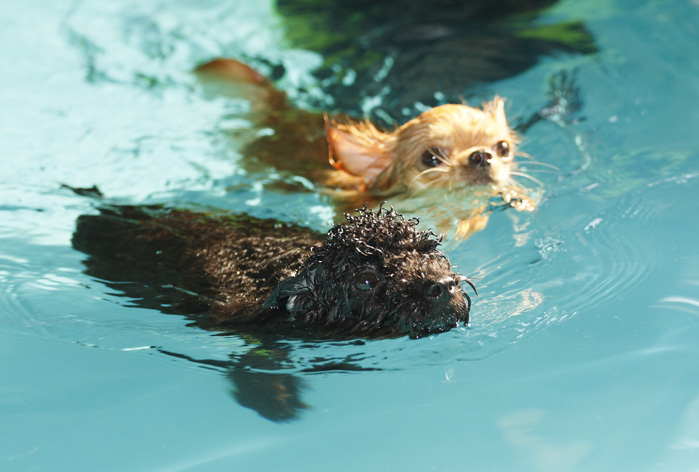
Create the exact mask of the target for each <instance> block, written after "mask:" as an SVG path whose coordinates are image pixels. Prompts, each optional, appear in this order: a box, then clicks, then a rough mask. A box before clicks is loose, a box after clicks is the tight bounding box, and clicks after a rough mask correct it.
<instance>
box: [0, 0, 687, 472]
mask: <svg viewBox="0 0 699 472" xmlns="http://www.w3.org/2000/svg"><path fill="white" fill-rule="evenodd" d="M316 3H317V2H314V1H312V0H308V1H305V0H304V1H301V0H295V1H291V0H280V1H279V2H276V3H275V2H272V1H266V2H245V1H233V2H221V1H214V0H207V1H201V2H187V1H181V0H170V1H153V2H145V3H144V2H135V1H130V0H115V1H112V2H100V1H95V0H84V1H76V2H60V1H41V2H40V1H38V0H27V1H24V2H19V1H12V0H10V1H8V2H6V4H5V8H3V13H1V14H0V45H1V46H0V48H1V49H2V51H3V53H4V54H3V58H4V59H5V69H4V73H3V74H2V75H0V110H2V111H1V112H0V136H1V137H2V140H1V141H0V142H1V143H2V157H0V166H1V167H0V168H1V169H2V172H0V355H1V356H2V363H0V379H2V380H0V432H1V433H2V436H1V437H2V441H1V442H0V470H7V471H42V470H46V471H57V470H102V471H122V470H134V471H136V470H143V471H158V470H163V471H189V470H192V471H194V470H196V471H219V470H246V469H247V470H304V471H315V470H318V471H321V470H323V471H326V470H334V471H364V470H377V471H386V470H402V471H426V470H435V471H448V470H452V471H461V470H485V471H512V470H517V471H556V472H564V471H697V470H699V251H697V235H698V234H699V211H697V201H696V200H697V197H698V196H699V133H697V127H698V125H699V60H698V59H697V58H699V26H698V25H699V3H697V2H696V1H695V0H675V1H673V0H660V1H648V2H640V1H631V0H616V1H612V2H600V1H598V0H583V1H561V2H552V1H541V2H538V5H540V6H541V8H539V9H532V11H531V12H529V13H527V14H522V15H520V16H516V15H515V16H512V17H511V18H510V17H507V16H506V17H505V19H504V20H503V19H502V18H500V15H495V17H493V16H488V15H486V13H483V12H482V13H481V15H482V17H481V18H482V21H483V22H484V23H483V24H484V25H487V28H485V29H484V33H483V34H482V35H481V36H482V38H481V39H483V38H490V39H492V38H495V37H500V36H501V35H502V33H501V30H499V29H498V28H510V29H511V28H520V29H516V31H517V34H512V38H514V39H512V38H510V39H508V40H507V41H505V40H503V41H502V42H499V41H493V42H485V43H484V44H481V43H478V47H479V48H486V47H487V48H491V49H492V48H496V47H498V45H499V46H500V47H502V48H505V47H508V48H513V49H511V50H509V51H510V52H509V54H511V55H512V56H511V57H509V58H508V57H507V56H506V55H505V59H504V60H503V61H504V62H502V63H497V65H498V67H495V66H493V65H492V64H491V63H488V62H487V61H486V59H483V61H484V62H482V63H481V62H477V64H480V65H481V68H480V69H477V68H476V67H475V66H473V64H472V63H470V62H464V61H462V58H463V56H465V55H467V54H473V49H472V48H471V49H469V48H470V46H468V47H467V46H464V48H465V49H461V46H459V45H461V44H466V43H468V41H466V40H464V39H463V38H464V37H466V38H467V39H468V38H471V37H470V36H460V35H468V34H471V32H470V30H469V28H465V29H464V30H463V31H461V30H458V31H457V30H456V29H454V28H455V26H454V25H452V24H451V23H449V21H450V19H449V18H448V15H447V16H440V15H436V16H434V17H433V18H432V17H431V18H428V19H426V20H425V22H424V23H425V24H426V25H431V28H432V29H429V30H425V31H428V33H429V34H428V33H426V32H424V31H423V30H421V29H417V28H416V29H411V28H412V26H411V28H408V26H407V25H412V23H411V21H413V20H414V19H415V18H418V19H419V18H420V15H423V13H421V10H419V9H418V7H415V9H414V10H410V9H409V8H406V9H405V11H406V13H405V19H403V17H402V16H398V17H392V18H393V20H392V21H388V22H383V21H382V20H381V17H380V16H378V17H377V16H376V12H377V11H378V12H382V11H383V10H381V9H382V8H385V9H388V8H389V7H388V6H387V5H388V3H384V2H375V5H376V6H375V7H374V8H373V9H369V8H368V7H366V6H357V11H356V12H354V14H353V15H350V14H349V13H347V11H346V10H344V9H347V8H351V5H350V6H348V5H347V4H343V5H342V6H340V2H330V3H329V5H335V4H337V5H335V6H334V7H332V8H337V11H336V12H334V11H333V10H332V8H331V7H330V6H328V8H327V10H322V9H318V8H316V7H317V5H316ZM418 3H420V2H411V1H409V0H404V4H405V5H417V4H418ZM446 3H448V2H446ZM446 3H445V4H446ZM503 3H507V2H503ZM534 3H536V2H534ZM465 4H474V2H465ZM475 4H479V3H478V2H475ZM357 5H359V3H358V4H357ZM314 8H315V9H314ZM445 8H446V7H445ZM321 10H322V11H321ZM416 12H417V13H416ZM410 15H413V16H410ZM377 18H378V19H377ZM410 18H413V20H410ZM508 18H509V19H508ZM355 20H356V21H355ZM501 20H502V21H505V22H504V23H502V24H501V23H499V22H500V21H501ZM515 20H516V21H515ZM508 21H510V22H509V23H508ZM401 22H405V23H401ZM476 24H477V23H476ZM323 25H326V26H327V30H321V29H320V28H322V27H323ZM361 25H369V26H370V27H371V29H370V30H366V31H364V30H361V29H359V30H358V29H357V28H360V27H361ZM396 25H398V27H396ZM435 25H436V26H435ZM440 25H441V26H440ZM503 25H504V26H503ZM561 25H563V26H561ZM571 25H572V26H571ZM394 27H396V28H397V29H393V28H394ZM474 28H475V27H474ZM392 31H393V32H395V31H399V32H400V31H414V34H415V36H414V37H413V36H411V37H407V38H406V37H404V36H402V35H401V34H396V35H395V36H390V34H393V33H391V32H392ZM420 31H423V32H422V33H421V32H420ZM389 33H390V34H389ZM554 33H555V34H554ZM489 35H492V36H489ZM552 35H553V36H552ZM556 35H558V36H556ZM505 36H507V35H505ZM377 38H378V39H377ZM391 38H394V39H395V40H393V39H391ZM459 38H461V39H459ZM551 38H553V39H551ZM561 38H563V39H565V41H568V42H567V43H566V42H565V41H563V39H561ZM490 39H489V41H490ZM559 40H560V41H563V42H560V41H559ZM372 41H377V42H376V43H372ZM392 41H393V42H392ZM563 43H565V45H562V44H563ZM358 45H359V46H358ZM425 50H426V51H428V52H430V54H422V52H421V51H425ZM503 50H504V49H503ZM530 53H531V54H530ZM440 54H441V55H445V57H444V61H443V63H444V64H445V69H444V72H443V74H444V76H443V77H440V76H439V74H438V73H437V72H435V73H427V72H428V71H432V70H433V69H432V68H433V62H432V61H433V59H434V57H433V56H434V55H440ZM219 56H224V57H234V58H238V59H242V60H244V61H247V62H249V63H250V64H252V65H254V66H255V67H257V68H258V69H260V70H261V71H262V72H264V73H265V74H268V75H269V76H270V77H272V79H273V80H274V82H275V84H276V85H277V86H278V87H280V88H282V89H283V90H285V91H286V92H287V94H288V95H289V97H290V99H291V101H292V102H293V103H294V105H295V106H297V107H299V108H304V109H309V110H315V111H326V110H329V111H337V112H347V113H350V114H353V115H355V116H363V115H365V116H369V117H371V118H373V119H375V120H377V121H379V122H382V123H384V124H387V125H390V124H392V122H404V121H405V120H407V119H408V118H409V117H411V116H414V115H415V114H416V113H417V112H419V111H420V110H422V109H424V108H425V107H428V106H433V105H436V104H439V103H443V102H447V101H451V102H458V101H459V100H461V99H466V100H468V101H469V103H474V104H478V103H480V102H482V101H484V100H490V99H492V97H493V96H494V95H496V94H497V95H500V96H502V97H506V98H507V102H506V104H507V113H508V117H509V118H510V119H511V121H512V122H517V121H519V120H522V119H525V118H526V117H527V116H529V115H530V114H531V113H532V112H533V111H535V110H537V109H539V108H540V107H542V106H544V105H545V104H546V103H547V100H548V98H547V92H548V91H549V90H550V86H549V79H550V78H551V77H555V76H556V75H557V74H560V73H561V72H562V71H564V72H565V73H569V74H570V75H571V77H574V80H575V83H576V85H577V86H578V87H579V89H580V96H581V98H582V105H581V108H580V110H578V111H576V112H575V113H574V114H573V115H571V116H569V117H566V118H567V120H566V122H565V123H561V122H558V123H556V122H553V121H542V122H539V123H536V124H535V125H533V126H532V127H531V128H530V129H528V130H527V131H526V133H524V135H523V139H522V143H521V148H522V150H523V151H524V152H526V153H527V154H528V155H530V156H532V158H533V159H534V160H536V161H539V162H542V163H545V164H550V165H551V166H554V167H553V168H551V167H544V166H538V167H537V166H536V165H533V164H530V165H528V166H527V164H526V159H521V165H522V167H523V168H525V169H527V172H529V173H530V174H531V175H532V176H534V177H535V178H536V179H538V180H539V181H541V183H542V185H541V186H537V185H533V184H532V183H531V182H529V183H528V185H533V187H536V188H535V190H533V192H534V193H536V195H537V198H538V199H539V204H538V208H537V209H536V211H534V212H531V213H530V212H518V211H515V210H514V209H512V208H496V209H495V210H494V211H492V214H491V215H490V219H489V222H488V225H487V226H486V227H485V229H484V230H482V231H480V232H477V233H475V234H474V235H473V236H471V237H470V238H469V239H467V240H466V241H462V242H460V243H458V244H457V243H456V242H454V241H453V239H450V238H447V241H445V245H444V249H445V251H446V252H447V253H448V255H449V258H450V259H451V261H452V263H453V264H454V265H455V266H456V267H457V269H458V271H459V272H461V273H463V274H465V275H467V276H468V277H470V278H471V279H472V280H473V281H474V283H475V284H476V286H477V287H478V293H479V296H478V297H477V298H474V305H473V309H472V311H471V323H470V325H469V326H468V327H459V328H457V329H453V330H451V331H449V332H447V333H443V334H439V335H434V336H429V337H426V338H422V339H417V340H412V339H408V338H399V339H390V340H378V341H363V340H359V341H342V342H339V341H338V342H330V341H326V342H306V341H299V340H286V341H281V342H280V344H279V345H278V346H276V347H277V348H278V349H279V350H280V351H283V352H284V353H285V354H284V356H285V357H284V358H285V360H286V364H285V365H283V366H281V367H278V368H277V369H275V370H274V371H269V370H266V369H265V368H260V367H259V366H256V364H254V363H250V364H246V363H245V362H247V361H246V359H252V358H253V357H254V356H253V355H251V354H256V351H255V347H254V342H251V341H250V339H246V338H245V337H244V336H233V335H230V336H220V335H216V333H212V332H208V331H204V330H202V329H200V328H197V327H195V326H190V325H189V322H188V320H187V319H185V318H183V317H180V316H173V315H166V314H164V313H161V312H160V311H159V310H156V309H148V308H144V307H143V306H142V304H140V303H139V300H134V299H130V298H128V297H125V296H124V294H123V293H122V292H121V291H120V290H118V289H117V288H115V287H114V285H113V284H109V281H106V280H98V279H95V278H93V277H90V276H89V275H87V274H86V273H85V272H84V271H85V269H86V267H85V265H84V263H83V261H84V260H85V258H86V255H85V254H83V253H81V252H79V251H77V250H75V249H74V248H73V247H72V245H71V238H72V235H73V232H74V230H75V222H76V219H77V218H78V217H79V216H80V215H82V214H95V213H96V209H95V207H96V203H95V201H94V200H93V199H91V198H88V197H83V196H79V195H76V194H75V193H73V192H71V191H70V190H69V189H67V188H65V187H63V186H62V185H63V184H65V185H69V186H73V187H82V188H85V187H91V186H93V185H96V186H98V187H99V189H100V190H101V191H102V192H103V193H104V195H105V196H106V198H108V199H109V201H110V202H114V203H123V204H166V205H170V206H188V207H196V208H217V209H223V210H231V211H235V212H247V213H249V214H251V215H253V216H256V217H260V218H270V217H271V218H276V219H279V220H281V221H285V222H294V223H298V224H301V225H305V226H309V227H311V228H313V229H316V230H319V231H327V229H328V228H329V227H330V226H331V225H332V224H333V221H334V218H335V217H336V215H334V210H333V207H332V205H331V202H330V200H329V199H328V197H327V196H323V195H322V194H320V193H319V192H314V191H308V189H309V188H310V189H311V190H312V184H311V183H310V182H308V181H305V180H304V179H300V178H298V177H297V176H293V175H288V174H284V173H280V172H276V171H274V170H273V169H268V170H266V171H264V172H258V173H254V172H248V171H246V170H244V169H243V168H242V167H241V166H240V165H239V163H238V160H239V158H240V154H239V145H240V142H239V141H240V139H242V138H240V139H239V140H238V141H236V139H238V138H237V137H240V136H245V135H246V133H248V134H249V133H256V132H265V131H264V130H262V131H260V130H257V129H254V127H253V126H252V124H251V123H250V122H247V121H246V120H245V119H244V118H243V117H244V116H245V112H246V110H249V108H250V106H251V105H250V103H248V102H246V101H245V100H231V99H225V98H223V97H211V96H207V95H206V94H205V93H203V92H202V90H201V87H200V85H199V84H198V83H197V81H196V80H195V78H194V77H193V75H192V73H191V71H192V69H193V68H194V67H195V66H196V65H197V64H200V63H202V62H204V61H206V60H209V59H211V58H214V57H219ZM498 57H499V56H498ZM515 57H516V58H518V59H517V60H516V61H515V60H514V58H515ZM498 60H500V59H498ZM503 64H504V65H503ZM486 66H487V67H486ZM468 70H471V71H472V75H468V74H466V75H464V76H463V79H462V80H457V79H455V77H458V74H457V72H459V71H468ZM280 181H282V182H284V183H285V184H288V187H289V188H291V189H292V190H290V191H280V190H278V189H277V188H276V187H275V185H274V184H275V183H278V182H280ZM447 200H448V196H445V197H444V201H442V202H440V201H437V206H438V207H439V206H441V205H444V207H445V208H446V207H447V205H453V204H454V202H448V201H447ZM457 203H458V202H457ZM398 209H399V210H400V207H399V208H398ZM420 216H424V219H423V224H424V225H425V226H430V225H432V224H433V223H434V220H433V219H431V218H430V214H429V212H428V213H426V214H425V215H420ZM236 359H237V361H236V363H235V364H234V365H233V364H232V363H231V362H232V360H236ZM241 359H242V361H241ZM241 362H243V363H242V364H241ZM273 376H278V377H273ZM269 379H273V380H275V381H276V380H279V379H281V381H282V382H287V383H286V384H285V385H292V386H293V387H294V388H296V389H297V390H295V392H296V393H295V395H297V397H295V398H294V400H295V401H297V402H298V403H297V404H296V408H294V409H293V414H292V415H291V417H285V418H283V419H279V418H276V419H275V418H274V417H272V418H270V416H273V415H267V417H265V411H266V410H265V408H266V407H267V406H268V405H267V404H266V403H265V402H266V401H267V397H266V396H265V395H262V396H260V397H255V395H252V397H253V398H247V400H241V398H243V397H244V396H245V393H246V392H245V391H241V389H243V390H244V388H245V385H252V384H255V383H256V382H264V381H266V380H269ZM241 386H242V387H241ZM258 388H259V387H258ZM254 392H255V391H254V390H253V393H254Z"/></svg>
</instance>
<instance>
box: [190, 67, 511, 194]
mask: <svg viewBox="0 0 699 472" xmlns="http://www.w3.org/2000/svg"><path fill="white" fill-rule="evenodd" d="M196 73H197V75H198V77H199V78H200V80H201V81H202V83H203V84H204V85H205V87H207V88H208V90H209V91H210V92H212V93H214V94H224V95H226V94H229V95H230V94H232V95H239V96H240V95H244V96H246V97H247V98H249V100H250V102H251V107H252V110H251V111H252V115H254V118H255V119H257V120H258V121H259V124H260V125H261V126H264V127H267V128H269V129H270V130H271V131H272V133H270V134H265V135H263V136H260V137H258V138H257V139H256V140H255V141H253V142H252V143H250V144H249V145H247V146H246V148H245V149H244V150H243V154H245V155H252V156H254V157H255V158H257V159H259V160H260V161H262V162H265V163H267V164H268V165H272V166H273V167H275V168H277V169H280V170H291V171H295V172H297V173H302V174H303V175H304V176H305V177H308V178H310V179H311V180H313V181H315V182H317V183H319V184H321V185H322V186H323V187H325V188H329V189H340V190H344V191H347V192H351V193H353V194H354V195H355V196H358V197H359V199H360V200H368V201H372V200H380V199H381V198H383V197H386V196H389V195H395V194H399V193H405V192H410V191H412V190H420V189H423V188H426V187H429V188H437V189H448V190H452V189H455V188H470V187H473V186H484V187H486V188H488V187H490V188H492V189H493V190H495V191H502V189H503V188H504V187H507V186H511V185H514V183H513V182H512V180H511V171H512V170H513V169H514V168H515V162H514V154H515V152H516V144H517V142H518V138H517V135H516V133H515V132H514V131H513V130H512V129H511V128H510V127H509V125H508V123H507V118H506V116H505V110H504V101H503V100H502V99H501V98H499V97H495V99H494V100H493V101H492V102H489V103H486V104H484V105H483V108H482V109H478V108H472V107H469V106H466V105H457V104H449V105H441V106H437V107H435V108H432V109H430V110H427V111H425V112H424V113H422V114H421V115H419V116H418V117H416V118H414V119H412V120H410V121H408V122H407V123H405V124H403V125H401V126H399V127H397V128H396V129H395V130H394V131H392V132H385V131H381V130H379V129H378V128H377V127H376V126H374V125H373V124H372V123H371V122H370V121H355V120H352V119H349V118H346V117H337V118H334V119H329V118H327V117H325V118H324V117H322V116H321V115H319V114H313V113H309V112H304V111H302V110H295V109H292V107H291V106H290V105H289V103H288V101H287V100H286V96H285V94H284V93H283V92H280V91H278V90H276V89H275V88H274V86H273V85H272V84H271V83H270V82H269V81H268V80H267V79H266V78H264V77H263V76H262V75H260V74H259V73H258V72H257V71H255V70H254V69H252V68H250V67H249V66H247V65H245V64H242V63H240V62H238V61H234V60H230V59H215V60H213V61H210V62H208V63H206V64H203V65H201V66H199V67H198V68H197V70H196ZM227 85H228V86H230V87H235V86H238V87H242V90H241V89H239V90H237V91H236V92H232V93H231V92H230V90H231V88H230V87H229V88H227V87H226V86H227ZM227 90H228V92H226V91H227ZM328 161H329V162H330V164H332V167H330V166H329V165H328ZM333 168H334V170H333Z"/></svg>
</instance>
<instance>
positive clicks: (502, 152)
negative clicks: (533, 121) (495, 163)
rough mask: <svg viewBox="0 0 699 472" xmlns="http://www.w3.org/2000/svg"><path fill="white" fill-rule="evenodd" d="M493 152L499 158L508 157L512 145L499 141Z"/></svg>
mask: <svg viewBox="0 0 699 472" xmlns="http://www.w3.org/2000/svg"><path fill="white" fill-rule="evenodd" d="M493 150H494V151H495V154H497V155H498V156H499V157H507V156H509V155H510V145H509V144H508V143H507V141H498V142H497V143H495V146H493Z"/></svg>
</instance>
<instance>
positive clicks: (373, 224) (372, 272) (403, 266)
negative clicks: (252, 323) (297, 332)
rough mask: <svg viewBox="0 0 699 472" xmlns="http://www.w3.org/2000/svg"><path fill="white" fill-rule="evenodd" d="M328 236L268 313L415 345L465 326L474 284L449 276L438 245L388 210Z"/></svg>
mask: <svg viewBox="0 0 699 472" xmlns="http://www.w3.org/2000/svg"><path fill="white" fill-rule="evenodd" d="M345 216H346V218H347V221H348V223H347V224H340V225H337V226H335V227H334V228H332V229H331V230H330V231H329V232H328V235H327V238H326V240H325V241H324V242H323V245H322V246H321V247H319V248H315V250H314V252H313V253H312V255H311V256H310V257H309V258H308V259H307V260H306V261H305V262H304V264H303V267H302V268H301V270H300V271H299V273H298V274H297V275H296V276H294V277H290V278H287V279H285V280H283V281H282V282H281V283H280V284H279V286H278V287H277V288H276V289H275V290H274V292H273V293H272V294H271V295H270V296H269V297H268V298H267V300H266V301H265V307H266V308H272V309H276V310H280V311H282V312H285V313H288V319H289V321H292V322H294V323H295V324H302V325H304V326H307V327H315V328H318V329H320V330H322V331H323V332H325V333H328V334H329V333H332V332H335V333H337V334H338V335H342V336H347V335H354V336H356V335H359V336H367V337H390V336H399V335H404V334H408V335H410V336H411V337H414V338H418V337H421V336H425V335H428V334H431V333H439V332H443V331H448V330H449V329H451V328H453V327H455V326H457V325H458V324H459V323H464V324H465V323H468V319H469V310H470V307H471V300H470V297H469V296H468V294H466V293H465V292H464V291H463V290H462V288H461V283H462V282H466V283H467V284H468V285H470V286H471V287H472V288H473V289H474V291H475V287H473V284H472V283H471V282H470V281H469V280H468V279H466V278H465V277H462V276H460V275H457V274H455V273H454V272H453V271H452V270H451V266H450V264H449V260H448V259H447V258H446V256H445V255H444V254H443V253H442V252H441V251H440V250H439V249H438V246H439V245H440V241H441V238H439V237H436V236H435V235H434V233H432V232H431V231H419V230H417V229H416V225H417V224H418V221H417V220H416V219H405V218H403V216H401V215H399V214H398V213H396V212H395V211H394V210H393V209H391V210H386V209H383V208H382V209H379V211H378V212H377V213H374V212H373V211H371V210H370V209H367V208H363V209H362V210H360V211H359V214H358V216H349V215H345Z"/></svg>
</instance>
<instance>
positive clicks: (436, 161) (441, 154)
mask: <svg viewBox="0 0 699 472" xmlns="http://www.w3.org/2000/svg"><path fill="white" fill-rule="evenodd" d="M445 159H446V153H445V151H444V149H442V148H440V147H437V146H432V147H431V148H429V149H427V150H426V151H425V152H423V153H422V156H420V162H422V165H423V166H425V167H437V166H438V165H441V164H443V163H444V160H445Z"/></svg>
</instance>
